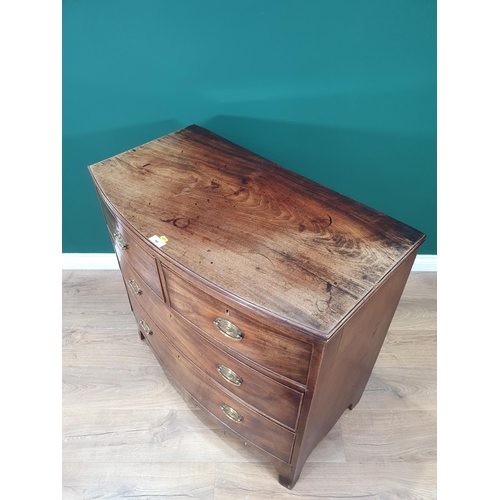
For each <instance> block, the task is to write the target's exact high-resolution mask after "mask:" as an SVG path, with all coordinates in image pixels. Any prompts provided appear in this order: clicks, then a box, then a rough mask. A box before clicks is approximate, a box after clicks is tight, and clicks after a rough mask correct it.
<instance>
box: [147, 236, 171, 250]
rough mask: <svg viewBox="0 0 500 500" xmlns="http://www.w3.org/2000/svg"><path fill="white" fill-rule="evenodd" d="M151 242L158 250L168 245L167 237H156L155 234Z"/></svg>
mask: <svg viewBox="0 0 500 500" xmlns="http://www.w3.org/2000/svg"><path fill="white" fill-rule="evenodd" d="M149 241H150V242H151V243H153V244H155V245H156V246H157V247H158V248H161V247H163V246H165V245H166V244H167V241H168V238H167V237H166V236H156V234H155V235H153V236H151V238H149Z"/></svg>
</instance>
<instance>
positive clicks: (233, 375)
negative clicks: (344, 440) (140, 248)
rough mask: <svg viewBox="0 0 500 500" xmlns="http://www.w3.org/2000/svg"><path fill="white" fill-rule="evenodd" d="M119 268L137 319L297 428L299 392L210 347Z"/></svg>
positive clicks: (265, 410) (267, 412) (237, 391)
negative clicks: (154, 327)
mask: <svg viewBox="0 0 500 500" xmlns="http://www.w3.org/2000/svg"><path fill="white" fill-rule="evenodd" d="M122 267H123V269H124V271H126V272H127V274H126V275H125V276H132V277H133V278H132V279H134V281H135V283H136V285H137V286H138V288H139V290H140V292H141V293H139V294H136V293H135V290H134V289H133V288H132V287H131V286H130V283H129V282H128V281H127V283H128V286H129V295H130V300H131V304H132V309H133V311H134V313H135V315H136V317H137V316H143V317H146V316H148V317H149V318H151V320H152V321H153V322H154V323H156V324H157V325H158V326H159V327H160V328H161V330H162V332H163V334H164V336H166V337H167V338H168V339H169V340H170V341H171V342H172V343H173V344H174V345H175V346H176V347H177V348H178V349H179V350H181V351H182V352H183V354H184V355H185V356H187V357H188V358H190V359H191V360H192V361H193V362H194V363H195V364H196V365H197V366H198V367H199V368H200V369H201V370H202V371H203V372H204V373H206V374H208V375H209V376H210V377H211V378H212V379H214V380H215V381H216V382H217V383H219V384H220V385H222V386H224V387H225V388H226V389H228V390H229V391H231V392H232V393H233V394H235V395H236V396H238V397H239V398H241V399H242V400H244V401H245V402H246V403H248V404H249V405H251V406H253V407H254V408H256V409H257V410H259V411H261V412H262V413H264V414H265V415H267V416H269V417H270V418H272V419H274V420H276V421H278V422H280V423H282V424H284V425H286V426H287V427H289V428H291V429H295V428H296V424H297V417H298V413H299V409H300V404H301V401H302V397H303V393H302V392H299V391H296V390H294V389H292V388H290V387H287V386H286V385H283V384H281V383H280V382H278V381H276V380H273V379H272V378H270V377H267V376H266V375H264V374H262V373H260V372H258V371H257V370H254V369H253V368H251V367H249V366H248V365H246V364H245V363H242V362H241V361H239V360H237V359H236V358H235V357H233V356H231V355H230V354H228V353H227V352H225V351H223V350H222V349H219V348H218V347H216V346H215V345H213V344H212V343H211V342H209V341H208V340H206V339H205V338H204V337H203V336H202V335H200V334H199V333H197V332H196V331H195V330H193V329H192V328H191V327H190V326H189V325H188V324H187V323H186V322H185V321H184V320H182V319H181V318H178V317H177V315H176V313H175V312H174V311H171V310H169V309H168V308H167V306H166V305H165V304H163V303H161V302H160V301H159V300H158V299H157V298H156V297H154V296H152V295H151V293H150V292H149V291H148V290H147V289H145V287H144V283H143V282H142V280H141V278H140V277H138V276H137V275H136V273H135V272H134V269H133V268H132V267H131V266H130V265H128V264H127V263H126V262H124V264H123V266H122ZM134 277H135V278H134ZM139 319H140V318H139ZM139 319H138V321H139Z"/></svg>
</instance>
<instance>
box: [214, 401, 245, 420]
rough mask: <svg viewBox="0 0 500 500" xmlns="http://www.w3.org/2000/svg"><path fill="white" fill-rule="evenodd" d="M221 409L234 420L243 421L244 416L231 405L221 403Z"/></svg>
mask: <svg viewBox="0 0 500 500" xmlns="http://www.w3.org/2000/svg"><path fill="white" fill-rule="evenodd" d="M220 407H221V410H222V411H223V412H224V413H225V414H226V416H227V417H229V418H230V419H231V420H232V421H233V422H237V423H239V422H241V421H242V420H243V417H242V416H241V415H240V414H239V413H238V412H237V411H236V410H235V409H234V408H231V407H230V406H227V405H225V404H221V405H220Z"/></svg>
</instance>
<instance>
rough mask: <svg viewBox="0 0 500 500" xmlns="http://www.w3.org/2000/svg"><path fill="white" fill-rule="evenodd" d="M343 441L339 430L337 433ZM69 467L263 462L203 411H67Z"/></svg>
mask: <svg viewBox="0 0 500 500" xmlns="http://www.w3.org/2000/svg"><path fill="white" fill-rule="evenodd" d="M337 434H339V435H340V429H339V430H338V431H337ZM62 453H63V460H64V461H66V462H82V463H83V462H92V463H98V462H104V463H107V462H123V463H142V462H216V461H218V460H221V459H223V460H225V461H228V460H229V461H235V462H262V461H263V456H264V455H263V454H262V453H261V452H260V451H259V450H256V449H254V448H253V447H251V446H247V445H246V444H245V443H244V442H243V441H242V440H241V439H238V438H237V437H235V436H234V435H233V434H232V433H230V432H228V431H227V430H225V429H224V428H223V427H222V426H221V425H220V424H218V422H216V421H215V420H214V419H213V418H212V417H210V416H209V415H207V414H206V413H205V412H204V411H202V410H201V409H192V410H190V409H188V408H187V407H186V409H182V410H173V409H168V410H167V409H148V410H138V409H96V410H86V411H81V410H65V411H63V446H62Z"/></svg>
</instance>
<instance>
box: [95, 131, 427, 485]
mask: <svg viewBox="0 0 500 500" xmlns="http://www.w3.org/2000/svg"><path fill="white" fill-rule="evenodd" d="M89 169H90V173H91V175H92V178H93V180H94V183H95V186H96V189H97V193H98V197H99V201H100V204H101V207H102V211H103V214H104V219H105V221H106V224H107V227H108V229H109V233H110V236H111V239H112V242H113V245H114V248H115V251H116V255H117V257H118V261H119V265H120V269H121V272H122V274H123V280H124V283H125V289H126V291H127V294H128V297H129V301H130V306H131V308H132V311H133V313H134V315H135V318H136V320H137V324H138V329H139V335H140V336H141V338H142V339H144V341H146V342H147V343H148V344H149V346H150V347H151V350H152V351H153V353H154V354H155V356H156V357H157V359H158V361H159V362H160V364H161V366H162V367H163V369H164V371H165V373H166V375H167V376H168V377H169V379H170V380H171V381H172V382H173V383H174V384H175V385H176V386H177V387H179V388H180V389H181V390H182V392H183V394H187V395H188V396H189V397H192V398H194V400H195V401H196V402H197V404H198V405H199V406H200V407H202V408H204V409H205V410H206V411H207V412H208V413H209V414H210V415H212V416H213V417H214V418H215V419H216V420H217V421H218V422H220V424H221V425H223V426H225V427H226V428H229V429H230V430H231V431H233V432H234V433H236V434H237V435H238V436H239V437H240V438H242V439H244V440H245V441H246V442H248V443H252V444H253V445H255V446H256V447H258V448H259V449H260V450H262V452H264V453H266V454H267V456H268V459H269V460H270V461H271V462H272V463H273V464H274V466H275V467H276V469H277V471H278V475H279V481H280V483H281V484H283V485H284V486H286V487H288V488H292V487H293V485H294V484H295V482H296V481H297V479H298V477H299V475H300V471H301V470H302V467H303V465H304V463H305V461H306V459H307V457H308V456H309V454H310V453H311V451H312V450H313V449H314V447H315V446H316V445H317V444H318V443H319V442H320V441H321V439H323V438H324V437H325V436H326V434H327V433H328V432H329V431H330V429H331V428H332V427H333V425H334V424H335V422H336V421H337V420H338V419H339V417H340V416H341V415H342V413H343V412H344V411H345V410H346V409H347V408H349V409H352V408H353V407H354V406H355V405H356V404H357V403H358V401H359V399H360V398H361V395H362V393H363V390H364V388H365V386H366V384H367V382H368V378H369V376H370V374H371V371H372V369H373V366H374V364H375V361H376V359H377V356H378V354H379V351H380V348H381V347H382V343H383V341H384V338H385V335H386V333H387V330H388V328H389V324H390V322H391V320H392V317H393V315H394V312H395V310H396V307H397V304H398V302H399V299H400V297H401V294H402V292H403V288H404V286H405V284H406V280H407V278H408V275H409V273H410V270H411V267H412V264H413V261H414V259H415V256H416V254H417V251H418V248H419V246H420V245H421V244H422V243H423V241H424V239H425V236H424V235H423V234H422V233H421V232H419V231H417V230H415V229H413V228H411V227H409V226H407V225H405V224H403V223H401V222H398V221H397V220H394V219H392V218H391V217H388V216H386V215H384V214H382V213H380V212H377V211H376V210H373V209H370V208H368V207H366V206H364V205H362V204H360V203H357V202H356V201H354V200H352V199H349V198H347V197H345V196H342V195H340V194H339V193H337V192H334V191H332V190H330V189H328V188H326V187H323V186H321V185H319V184H316V183H315V182H312V181H310V180H308V179H306V178H304V177H302V176H300V175H297V174H295V173H293V172H291V171H289V170H286V169H284V168H282V167H280V166H279V165H276V164H275V163H272V162H270V161H268V160H265V159H264V158H262V157H260V156H258V155H256V154H254V153H252V152H250V151H248V150H246V149H243V148H242V147H239V146H237V145H235V144H233V143H231V142H229V141H227V140H225V139H223V138H222V137H220V136H218V135H215V134H214V133H212V132H209V131H208V130H206V129H204V128H201V127H199V126H196V125H192V126H190V127H187V128H184V129H182V130H179V131H177V132H174V133H172V134H169V135H167V136H164V137H161V138H159V139H157V140H154V141H152V142H149V143H147V144H144V145H142V146H140V147H137V148H134V149H132V150H130V151H126V152H124V153H122V154H119V155H117V156H114V157H112V158H109V159H107V160H104V161H101V162H99V163H96V164H94V165H92V166H90V167H89Z"/></svg>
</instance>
